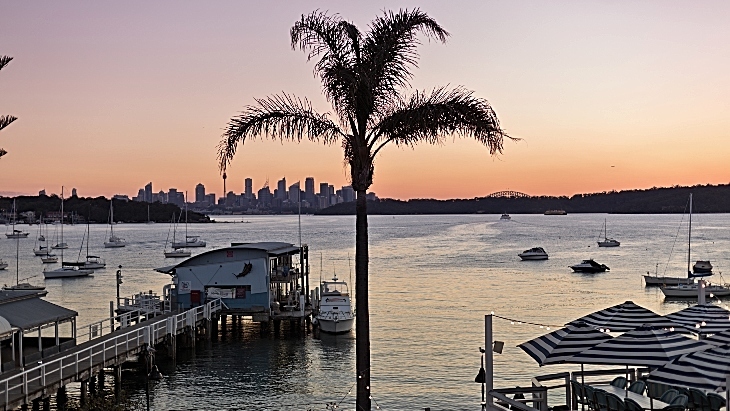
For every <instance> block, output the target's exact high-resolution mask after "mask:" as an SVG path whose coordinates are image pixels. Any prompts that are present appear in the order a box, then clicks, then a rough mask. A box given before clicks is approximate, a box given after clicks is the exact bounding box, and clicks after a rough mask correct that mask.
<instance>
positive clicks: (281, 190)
mask: <svg viewBox="0 0 730 411" xmlns="http://www.w3.org/2000/svg"><path fill="white" fill-rule="evenodd" d="M276 189H277V190H278V191H277V193H276V198H279V199H281V200H286V177H284V178H282V179H281V180H279V181H278V182H277V183H276Z"/></svg>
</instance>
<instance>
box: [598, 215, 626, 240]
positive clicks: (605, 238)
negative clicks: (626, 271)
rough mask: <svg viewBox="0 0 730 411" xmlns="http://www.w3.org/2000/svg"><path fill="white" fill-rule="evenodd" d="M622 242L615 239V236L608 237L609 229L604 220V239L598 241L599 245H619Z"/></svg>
mask: <svg viewBox="0 0 730 411" xmlns="http://www.w3.org/2000/svg"><path fill="white" fill-rule="evenodd" d="M620 245H621V243H619V242H618V241H616V240H614V239H613V238H608V229H607V228H606V220H605V219H604V220H603V241H598V246H599V247H618V246H620Z"/></svg>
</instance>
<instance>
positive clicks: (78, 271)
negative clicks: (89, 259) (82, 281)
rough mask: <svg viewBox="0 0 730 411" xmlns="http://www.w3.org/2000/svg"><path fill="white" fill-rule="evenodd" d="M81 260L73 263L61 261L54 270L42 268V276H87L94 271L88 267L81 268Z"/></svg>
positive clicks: (82, 264)
mask: <svg viewBox="0 0 730 411" xmlns="http://www.w3.org/2000/svg"><path fill="white" fill-rule="evenodd" d="M83 266H84V263H83V262H80V263H73V262H69V261H63V262H62V263H61V267H60V268H56V269H55V270H44V271H43V276H44V277H46V278H72V277H87V276H89V275H91V274H93V273H94V270H90V269H88V268H82V267H83Z"/></svg>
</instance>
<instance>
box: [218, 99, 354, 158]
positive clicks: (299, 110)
mask: <svg viewBox="0 0 730 411" xmlns="http://www.w3.org/2000/svg"><path fill="white" fill-rule="evenodd" d="M256 102H257V103H258V104H257V105H253V106H247V107H245V108H244V109H243V111H242V112H241V114H240V115H239V116H236V117H233V118H232V119H231V120H230V121H229V122H228V126H227V127H226V130H225V132H224V133H223V136H222V138H221V141H220V143H219V144H218V161H219V167H220V170H221V171H224V170H225V169H226V167H227V166H228V164H230V162H231V160H232V159H233V156H234V155H235V154H236V148H237V146H238V144H239V143H240V144H243V143H245V141H246V140H247V139H251V138H256V137H266V138H273V139H279V140H282V141H287V140H288V141H301V140H302V139H304V138H307V139H309V140H311V141H321V142H323V143H325V144H331V143H333V142H335V141H337V140H338V139H339V138H340V137H343V136H344V134H343V133H342V130H341V129H340V127H339V126H338V125H337V124H336V123H334V122H333V121H332V120H330V119H329V117H328V115H327V114H319V113H317V112H315V111H314V109H313V108H312V105H311V103H310V102H309V101H308V100H306V99H299V98H296V97H293V96H290V95H287V94H283V95H280V96H272V97H268V98H265V99H257V100H256Z"/></svg>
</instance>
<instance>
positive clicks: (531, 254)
mask: <svg viewBox="0 0 730 411" xmlns="http://www.w3.org/2000/svg"><path fill="white" fill-rule="evenodd" d="M517 256H518V257H520V258H521V259H523V260H547V259H548V253H547V252H546V251H545V250H544V249H543V248H542V247H533V248H530V249H529V250H525V251H523V252H521V253H519V254H517Z"/></svg>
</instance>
